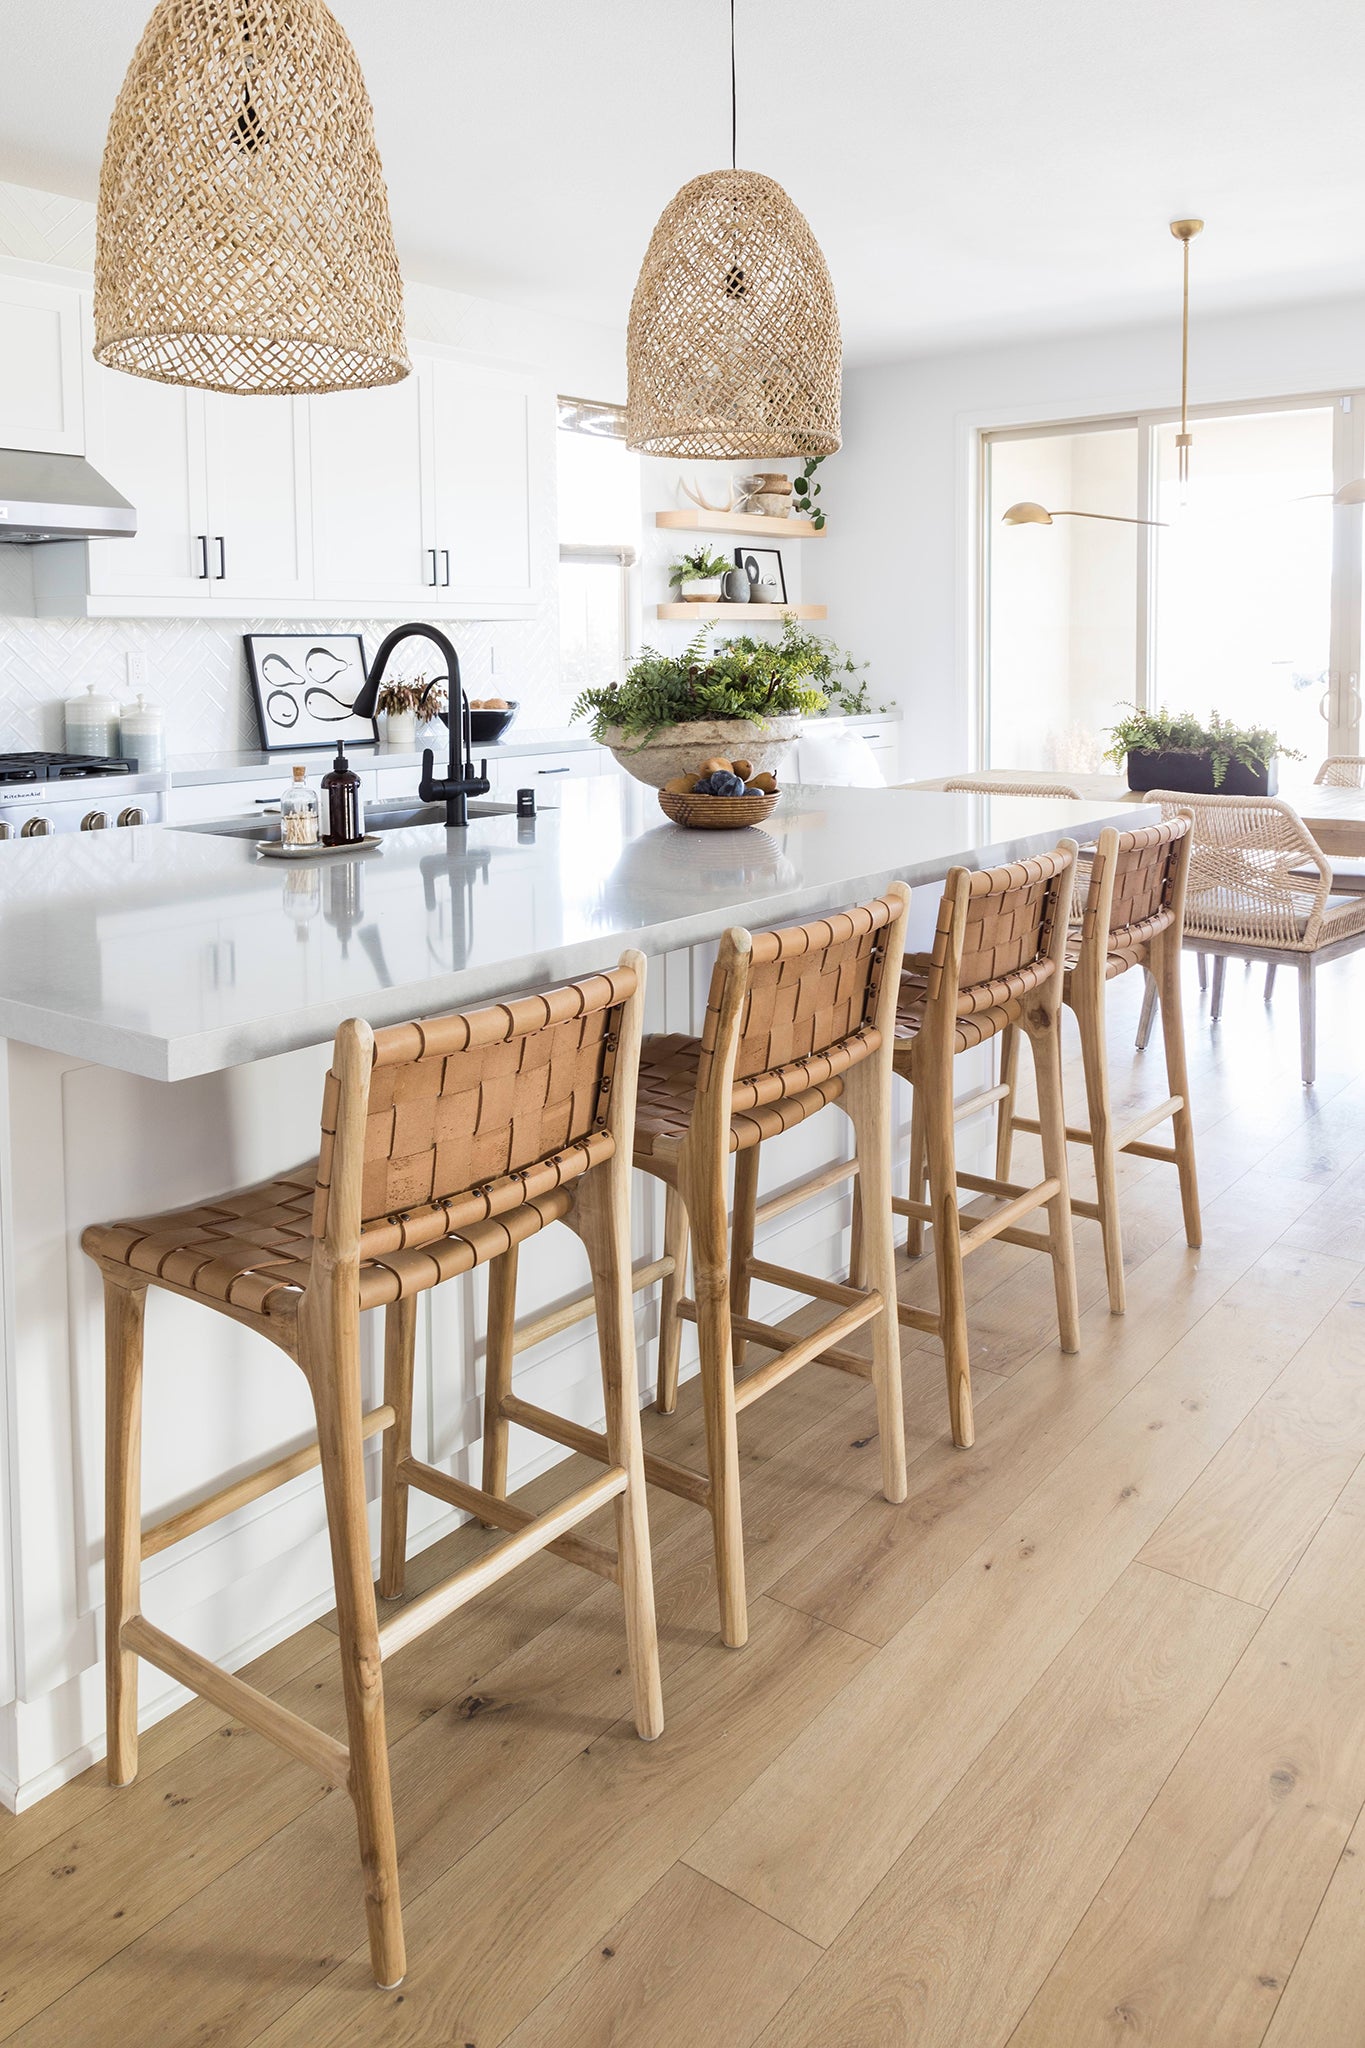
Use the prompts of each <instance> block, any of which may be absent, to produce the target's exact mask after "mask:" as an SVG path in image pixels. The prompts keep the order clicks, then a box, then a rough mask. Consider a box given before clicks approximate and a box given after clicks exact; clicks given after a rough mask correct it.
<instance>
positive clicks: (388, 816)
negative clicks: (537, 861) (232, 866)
mask: <svg viewBox="0 0 1365 2048" xmlns="http://www.w3.org/2000/svg"><path fill="white" fill-rule="evenodd" d="M516 810H517V807H516V805H515V804H500V803H496V802H494V801H493V799H492V798H491V797H482V796H473V797H471V798H470V799H469V815H470V818H471V819H477V818H513V817H515V816H516ZM445 816H446V813H445V805H444V804H418V803H378V804H366V806H365V830H366V831H367V832H401V831H403V830H404V828H405V827H406V826H409V825H443V824H444V823H445ZM172 829H173V830H174V831H176V832H207V833H209V834H210V835H211V836H212V837H213V838H215V839H252V840H256V839H278V838H279V836H280V821H279V819H278V818H277V817H274V816H272V815H270V814H269V813H267V814H265V815H264V816H261V817H255V818H206V819H205V820H204V821H203V822H202V823H200V824H194V825H176V826H174V827H173V828H172Z"/></svg>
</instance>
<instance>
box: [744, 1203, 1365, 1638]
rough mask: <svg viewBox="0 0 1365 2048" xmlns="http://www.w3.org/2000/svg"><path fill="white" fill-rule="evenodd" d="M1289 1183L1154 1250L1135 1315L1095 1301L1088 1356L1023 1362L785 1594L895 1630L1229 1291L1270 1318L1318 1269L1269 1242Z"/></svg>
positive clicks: (862, 1623) (1220, 1208)
mask: <svg viewBox="0 0 1365 2048" xmlns="http://www.w3.org/2000/svg"><path fill="white" fill-rule="evenodd" d="M1281 1193H1282V1191H1281V1190H1280V1189H1279V1188H1278V1187H1275V1188H1273V1189H1263V1190H1261V1191H1260V1193H1259V1194H1258V1193H1257V1192H1255V1191H1249V1192H1248V1193H1247V1195H1246V1196H1244V1197H1243V1198H1241V1199H1240V1200H1239V1201H1237V1202H1236V1203H1232V1202H1231V1201H1229V1202H1228V1203H1224V1204H1218V1205H1211V1207H1210V1212H1209V1217H1208V1224H1207V1241H1206V1244H1205V1246H1204V1249H1203V1251H1202V1252H1199V1253H1192V1252H1191V1251H1190V1250H1189V1249H1188V1247H1187V1246H1185V1245H1184V1244H1183V1243H1181V1244H1179V1245H1170V1246H1167V1247H1165V1248H1163V1250H1162V1251H1160V1252H1159V1253H1157V1254H1156V1255H1155V1256H1154V1257H1153V1258H1151V1259H1149V1260H1147V1261H1146V1262H1145V1263H1144V1264H1143V1265H1142V1266H1140V1267H1139V1268H1138V1270H1137V1272H1136V1273H1135V1274H1134V1275H1133V1276H1132V1278H1131V1280H1130V1282H1129V1311H1128V1314H1127V1315H1126V1316H1111V1315H1110V1314H1109V1311H1108V1306H1107V1303H1105V1304H1101V1305H1099V1306H1097V1307H1096V1308H1094V1309H1093V1310H1090V1311H1088V1312H1087V1314H1086V1315H1085V1316H1084V1317H1083V1318H1082V1323H1081V1351H1080V1353H1079V1356H1078V1358H1076V1359H1072V1358H1067V1357H1064V1356H1063V1355H1062V1353H1061V1352H1059V1351H1056V1350H1055V1349H1052V1350H1049V1351H1048V1352H1046V1353H1045V1354H1043V1355H1042V1356H1040V1357H1039V1358H1037V1359H1036V1360H1035V1361H1034V1363H1033V1364H1032V1365H1031V1366H1030V1368H1029V1370H1028V1372H1027V1373H1024V1374H1022V1375H1018V1374H1017V1375H1015V1376H1014V1378H1013V1379H1011V1380H1010V1382H1009V1383H1008V1384H1007V1386H1006V1387H1005V1388H1004V1390H1003V1391H1002V1392H1000V1393H999V1394H997V1395H995V1396H994V1397H993V1399H992V1402H991V1405H990V1408H989V1410H988V1411H986V1412H985V1413H984V1414H983V1416H982V1418H981V1422H980V1426H979V1428H978V1430H977V1439H976V1443H975V1444H974V1445H973V1447H972V1450H971V1451H970V1453H965V1454H964V1453H963V1452H961V1451H955V1450H953V1449H952V1448H951V1446H945V1447H944V1448H943V1449H942V1450H939V1451H935V1452H932V1453H931V1454H930V1455H929V1456H928V1457H926V1458H925V1459H923V1460H921V1461H920V1462H919V1464H918V1465H917V1467H916V1469H915V1471H914V1472H913V1473H912V1474H911V1479H910V1492H909V1497H908V1499H907V1500H906V1502H905V1503H904V1505H903V1506H901V1507H898V1508H891V1507H888V1506H887V1505H886V1503H885V1502H882V1501H878V1500H876V1499H872V1500H869V1501H868V1502H867V1504H866V1505H865V1506H864V1507H862V1508H860V1509H859V1510H858V1512H857V1513H856V1514H855V1515H853V1516H852V1517H851V1518H850V1520H849V1521H848V1522H846V1523H845V1524H844V1526H843V1528H842V1529H841V1530H840V1531H839V1532H838V1533H837V1534H836V1535H835V1536H834V1537H832V1538H831V1540H830V1541H829V1542H827V1543H826V1544H824V1545H822V1546H821V1547H820V1549H819V1550H818V1551H812V1552H811V1554H810V1555H809V1557H808V1558H807V1559H806V1560H805V1562H803V1563H802V1564H800V1565H798V1566H797V1567H796V1568H795V1570H793V1571H792V1572H791V1573H790V1574H789V1575H788V1576H787V1577H786V1578H784V1579H781V1580H779V1581H778V1583H777V1585H776V1586H775V1587H774V1589H773V1590H774V1593H775V1596H776V1597H777V1598H778V1599H780V1600H785V1601H787V1602H789V1603H790V1604H791V1605H792V1606H795V1607H800V1608H802V1609H803V1610H804V1611H805V1612H806V1613H808V1614H817V1615H819V1617H820V1618H821V1620H823V1621H828V1622H831V1623H833V1625H834V1626H835V1627H836V1628H847V1629H849V1630H850V1631H851V1632H852V1633H853V1634H855V1635H861V1636H866V1637H867V1638H868V1639H869V1641H873V1642H885V1641H887V1640H888V1639H889V1638H890V1637H891V1636H892V1635H893V1634H894V1633H895V1632H896V1630H897V1629H899V1628H901V1627H903V1626H904V1623H905V1622H906V1620H907V1619H908V1617H909V1616H910V1615H912V1614H913V1613H914V1612H915V1611H916V1609H917V1608H918V1607H919V1606H920V1605H922V1603H923V1602H924V1601H925V1600H927V1599H929V1598H931V1597H932V1595H933V1594H934V1593H935V1592H936V1591H937V1590H938V1588H939V1587H940V1586H941V1585H943V1584H944V1583H945V1582H946V1581H947V1580H948V1579H949V1578H950V1577H951V1576H952V1574H953V1572H955V1571H956V1570H958V1569H959V1567H960V1566H961V1564H962V1563H963V1561H964V1559H965V1558H967V1557H968V1556H970V1554H971V1552H972V1550H973V1549H974V1548H975V1546H976V1545H977V1544H978V1543H980V1542H982V1541H983V1540H985V1538H986V1537H987V1536H988V1535H989V1534H990V1532H991V1531H992V1530H993V1529H995V1528H998V1527H999V1525H1000V1523H1001V1522H1002V1521H1003V1520H1004V1519H1005V1517H1006V1516H1007V1515H1009V1514H1011V1513H1012V1512H1013V1511H1014V1509H1015V1508H1016V1507H1017V1506H1018V1504H1019V1503H1020V1502H1021V1501H1022V1500H1024V1499H1026V1498H1027V1496H1028V1494H1029V1493H1030V1492H1031V1490H1032V1489H1033V1488H1034V1487H1035V1486H1037V1485H1039V1484H1040V1483H1041V1482H1042V1480H1043V1479H1045V1478H1046V1477H1047V1475H1048V1473H1049V1472H1051V1471H1052V1470H1053V1469H1054V1468H1055V1466H1056V1465H1057V1464H1058V1463H1059V1462H1060V1461H1061V1459H1062V1458H1063V1457H1065V1456H1066V1454H1067V1453H1068V1452H1069V1451H1070V1450H1071V1449H1072V1448H1073V1447H1074V1446H1075V1445H1076V1444H1078V1443H1080V1442H1081V1441H1082V1440H1083V1438H1084V1437H1085V1436H1086V1435H1087V1434H1088V1432H1089V1431H1090V1430H1092V1429H1093V1428H1095V1427H1096V1426H1097V1424H1098V1423H1099V1422H1101V1421H1102V1420H1103V1418H1104V1416H1105V1415H1106V1414H1107V1413H1109V1412H1110V1411H1111V1410H1112V1409H1113V1408H1115V1407H1116V1406H1117V1405H1118V1403H1119V1402H1120V1401H1121V1400H1123V1399H1124V1397H1125V1396H1126V1395H1127V1394H1128V1393H1129V1392H1130V1390H1131V1389H1132V1388H1133V1387H1135V1386H1136V1385H1138V1384H1139V1383H1140V1381H1141V1380H1142V1379H1143V1378H1144V1377H1145V1375H1146V1374H1147V1373H1148V1372H1150V1371H1151V1369H1152V1367H1153V1365H1154V1364H1155V1363H1156V1362H1157V1361H1158V1360H1159V1359H1161V1358H1162V1357H1164V1356H1165V1355H1166V1354H1167V1353H1168V1352H1169V1351H1170V1350H1171V1348H1172V1347H1173V1346H1174V1345H1175V1344H1177V1343H1178V1342H1179V1341H1180V1340H1181V1339H1182V1338H1184V1337H1185V1336H1186V1335H1187V1333H1189V1332H1190V1331H1191V1330H1193V1329H1195V1327H1196V1326H1197V1325H1198V1324H1199V1322H1200V1320H1201V1318H1202V1317H1203V1316H1205V1315H1206V1314H1208V1313H1209V1311H1210V1310H1212V1309H1214V1308H1216V1307H1218V1306H1219V1305H1220V1304H1221V1303H1222V1301H1223V1298H1224V1296H1226V1295H1228V1294H1229V1291H1230V1290H1232V1289H1234V1288H1235V1289H1240V1290H1241V1291H1240V1292H1239V1293H1238V1294H1237V1295H1236V1297H1235V1299H1236V1300H1237V1302H1239V1303H1243V1304H1245V1311H1246V1313H1245V1317H1244V1320H1246V1321H1248V1322H1250V1323H1253V1324H1255V1323H1259V1320H1260V1311H1261V1307H1262V1305H1264V1306H1265V1307H1266V1308H1268V1309H1269V1310H1270V1311H1271V1312H1272V1313H1273V1310H1274V1307H1275V1304H1276V1300H1277V1298H1278V1295H1279V1292H1280V1290H1281V1289H1283V1288H1285V1287H1288V1286H1290V1285H1292V1284H1295V1283H1296V1281H1297V1277H1298V1276H1299V1274H1300V1273H1302V1272H1304V1271H1307V1270H1308V1269H1307V1268H1305V1267H1303V1266H1302V1265H1301V1263H1300V1261H1301V1259H1302V1258H1303V1257H1306V1256H1307V1255H1305V1254H1296V1255H1293V1256H1285V1257H1283V1258H1281V1257H1278V1256H1272V1255H1271V1254H1272V1248H1273V1247H1274V1245H1275V1239H1276V1236H1277V1235H1278V1231H1279V1228H1280V1227H1281V1225H1282V1224H1283V1220H1284V1212H1283V1210H1282V1209H1281V1208H1280V1207H1279V1197H1280V1195H1281ZM1304 1198H1305V1199H1306V1196H1305V1197H1304ZM1262 1261H1265V1262H1266V1263H1264V1264H1262V1263H1261V1262H1262ZM1325 1270H1326V1269H1324V1271H1325ZM1331 1270H1333V1271H1336V1270H1337V1269H1335V1268H1333V1269H1331ZM1343 1270H1345V1271H1346V1272H1348V1273H1349V1270H1350V1269H1343ZM1253 1272H1255V1273H1256V1278H1255V1279H1254V1280H1252V1279H1250V1278H1248V1276H1249V1275H1250V1274H1252V1273H1253ZM1324 1306H1326V1304H1325V1303H1324ZM1295 1327H1300V1328H1301V1327H1302V1326H1301V1325H1296V1326H1295ZM1307 1327H1308V1328H1311V1327H1312V1326H1311V1324H1309V1325H1308V1326H1307ZM1304 1333H1305V1334H1306V1330H1305V1332H1304ZM1272 1355H1274V1356H1277V1357H1278V1356H1280V1355H1281V1354H1280V1353H1278V1352H1276V1353H1274V1354H1272Z"/></svg>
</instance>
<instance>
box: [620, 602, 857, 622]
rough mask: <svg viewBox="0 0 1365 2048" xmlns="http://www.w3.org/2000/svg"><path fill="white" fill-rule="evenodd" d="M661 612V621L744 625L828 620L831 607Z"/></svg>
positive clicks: (672, 608) (673, 608) (686, 607)
mask: <svg viewBox="0 0 1365 2048" xmlns="http://www.w3.org/2000/svg"><path fill="white" fill-rule="evenodd" d="M658 613H659V617H660V618H661V619H696V620H697V621H698V622H699V623H700V622H704V623H705V624H707V625H709V624H710V623H711V622H712V621H713V620H715V619H733V620H734V622H735V624H736V625H742V624H743V622H744V620H745V619H759V620H763V619H827V618H828V617H829V608H828V606H826V605H823V604H661V605H660V606H659V607H658Z"/></svg>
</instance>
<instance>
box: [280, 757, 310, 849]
mask: <svg viewBox="0 0 1365 2048" xmlns="http://www.w3.org/2000/svg"><path fill="white" fill-rule="evenodd" d="M307 775H308V770H307V768H306V767H305V766H304V764H303V762H302V761H296V762H295V763H294V779H293V781H292V782H290V783H289V784H288V785H287V786H286V788H285V790H284V793H283V795H282V796H281V798H280V839H281V841H282V842H283V844H284V845H285V846H316V845H317V844H318V840H319V837H320V835H319V831H318V800H317V796H316V795H315V793H314V792H313V791H312V790H311V789H310V788H309V787H308V782H307V779H306V778H307Z"/></svg>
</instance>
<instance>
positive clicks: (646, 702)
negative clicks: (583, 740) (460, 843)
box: [571, 619, 852, 740]
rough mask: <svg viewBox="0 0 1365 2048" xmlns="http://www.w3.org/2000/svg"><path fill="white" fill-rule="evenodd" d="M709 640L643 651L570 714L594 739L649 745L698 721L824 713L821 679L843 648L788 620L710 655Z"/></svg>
mask: <svg viewBox="0 0 1365 2048" xmlns="http://www.w3.org/2000/svg"><path fill="white" fill-rule="evenodd" d="M708 637H709V636H708V634H707V632H706V631H705V629H703V630H702V631H701V632H700V633H698V634H697V635H696V637H695V639H693V640H691V641H689V642H688V644H687V646H686V647H685V648H684V649H683V651H682V653H681V654H660V653H659V651H658V649H657V648H654V647H642V648H641V650H640V652H639V654H638V655H637V657H636V659H635V660H634V661H633V662H632V663H631V665H630V667H629V668H628V669H627V671H626V677H625V681H624V682H622V683H607V684H599V685H598V686H597V687H595V688H594V689H591V690H584V692H583V694H582V695H581V696H580V697H579V699H578V701H577V702H576V703H575V705H574V707H573V711H572V713H571V716H572V717H574V718H582V719H586V720H587V721H588V722H589V727H590V730H591V732H592V736H593V738H594V739H595V740H601V739H603V738H604V736H605V735H606V733H607V732H608V731H609V730H611V729H612V728H613V727H615V728H618V729H619V730H620V731H622V732H625V733H629V734H630V735H631V737H632V738H636V739H642V740H648V739H653V737H654V735H655V734H656V733H659V732H663V731H664V730H665V729H666V728H667V727H668V726H671V725H689V724H692V723H693V722H695V721H696V720H698V719H712V718H716V719H719V718H747V719H752V720H753V721H754V723H755V724H758V725H762V724H764V723H765V722H766V721H767V720H768V719H769V718H780V717H786V716H790V715H791V714H792V713H794V712H795V713H799V714H800V715H801V716H803V717H807V718H809V717H812V716H813V715H814V714H815V713H816V712H819V711H823V710H824V709H825V708H826V704H827V701H828V699H827V697H826V694H825V685H824V682H823V681H822V676H823V675H825V674H826V673H834V669H835V656H837V655H838V653H839V650H838V649H837V648H834V649H831V648H830V647H829V646H828V645H827V643H825V642H823V641H821V640H819V639H818V637H817V636H816V635H815V634H813V633H803V632H802V631H801V628H800V626H799V625H798V624H797V622H796V620H795V619H786V620H784V621H783V627H782V634H781V637H780V638H779V639H777V640H758V639H755V638H754V637H753V636H752V635H751V634H748V633H737V634H735V635H734V636H733V637H732V638H730V639H726V640H720V641H718V642H717V643H716V645H715V646H714V647H713V648H711V649H710V651H709V652H708V651H707V639H708ZM841 658H842V660H843V661H845V662H847V659H848V658H847V656H843V657H841ZM849 667H850V668H851V667H852V664H849Z"/></svg>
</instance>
